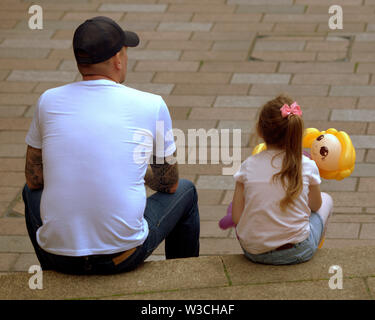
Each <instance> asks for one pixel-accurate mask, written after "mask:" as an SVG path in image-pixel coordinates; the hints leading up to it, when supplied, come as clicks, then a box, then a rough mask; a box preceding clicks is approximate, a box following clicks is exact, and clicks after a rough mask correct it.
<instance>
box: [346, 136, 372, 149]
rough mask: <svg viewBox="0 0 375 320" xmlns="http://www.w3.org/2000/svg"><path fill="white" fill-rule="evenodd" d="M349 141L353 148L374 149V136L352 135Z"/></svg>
mask: <svg viewBox="0 0 375 320" xmlns="http://www.w3.org/2000/svg"><path fill="white" fill-rule="evenodd" d="M350 139H351V140H352V143H353V145H354V146H355V148H371V149H374V148H375V136H364V135H353V136H350Z"/></svg>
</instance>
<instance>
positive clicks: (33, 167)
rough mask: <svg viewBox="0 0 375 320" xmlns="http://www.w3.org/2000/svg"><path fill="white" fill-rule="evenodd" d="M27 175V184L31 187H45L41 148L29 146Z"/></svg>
mask: <svg viewBox="0 0 375 320" xmlns="http://www.w3.org/2000/svg"><path fill="white" fill-rule="evenodd" d="M25 175H26V183H27V186H28V187H29V188H30V189H42V188H43V185H44V181H43V162H42V150H41V149H36V148H33V147H31V146H27V152H26V166H25Z"/></svg>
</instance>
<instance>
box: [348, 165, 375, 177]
mask: <svg viewBox="0 0 375 320" xmlns="http://www.w3.org/2000/svg"><path fill="white" fill-rule="evenodd" d="M352 176H353V177H374V176H375V164H370V163H359V164H357V165H356V166H355V168H354V171H353V173H352Z"/></svg>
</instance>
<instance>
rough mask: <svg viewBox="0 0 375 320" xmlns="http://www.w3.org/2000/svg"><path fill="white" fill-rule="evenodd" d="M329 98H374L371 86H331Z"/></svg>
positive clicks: (374, 93) (374, 94) (374, 92)
mask: <svg viewBox="0 0 375 320" xmlns="http://www.w3.org/2000/svg"><path fill="white" fill-rule="evenodd" d="M329 95H330V96H358V97H359V96H371V97H373V96H375V91H374V87H373V86H332V87H331V90H330V94H329Z"/></svg>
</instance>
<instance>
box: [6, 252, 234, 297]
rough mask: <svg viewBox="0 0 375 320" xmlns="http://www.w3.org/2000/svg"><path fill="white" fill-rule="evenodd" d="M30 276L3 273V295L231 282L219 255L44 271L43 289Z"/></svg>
mask: <svg viewBox="0 0 375 320" xmlns="http://www.w3.org/2000/svg"><path fill="white" fill-rule="evenodd" d="M29 278H30V274H28V273H19V274H11V275H9V276H0V287H1V288H2V290H1V291H0V298H1V299H72V298H84V297H87V298H90V297H91V298H93V297H100V296H108V295H111V296H112V295H120V294H129V293H137V292H147V291H160V290H176V289H188V288H189V289H190V288H199V287H212V286H225V285H227V284H228V280H227V278H226V276H225V273H224V269H223V265H222V262H221V259H220V257H202V258H200V259H199V260H197V259H194V258H190V259H176V260H165V261H157V262H146V263H144V264H143V265H142V266H141V267H139V268H138V269H137V270H135V271H133V272H131V273H124V274H119V275H109V276H73V275H65V274H60V273H57V272H53V271H45V272H43V290H31V289H29V286H28V283H29Z"/></svg>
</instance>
